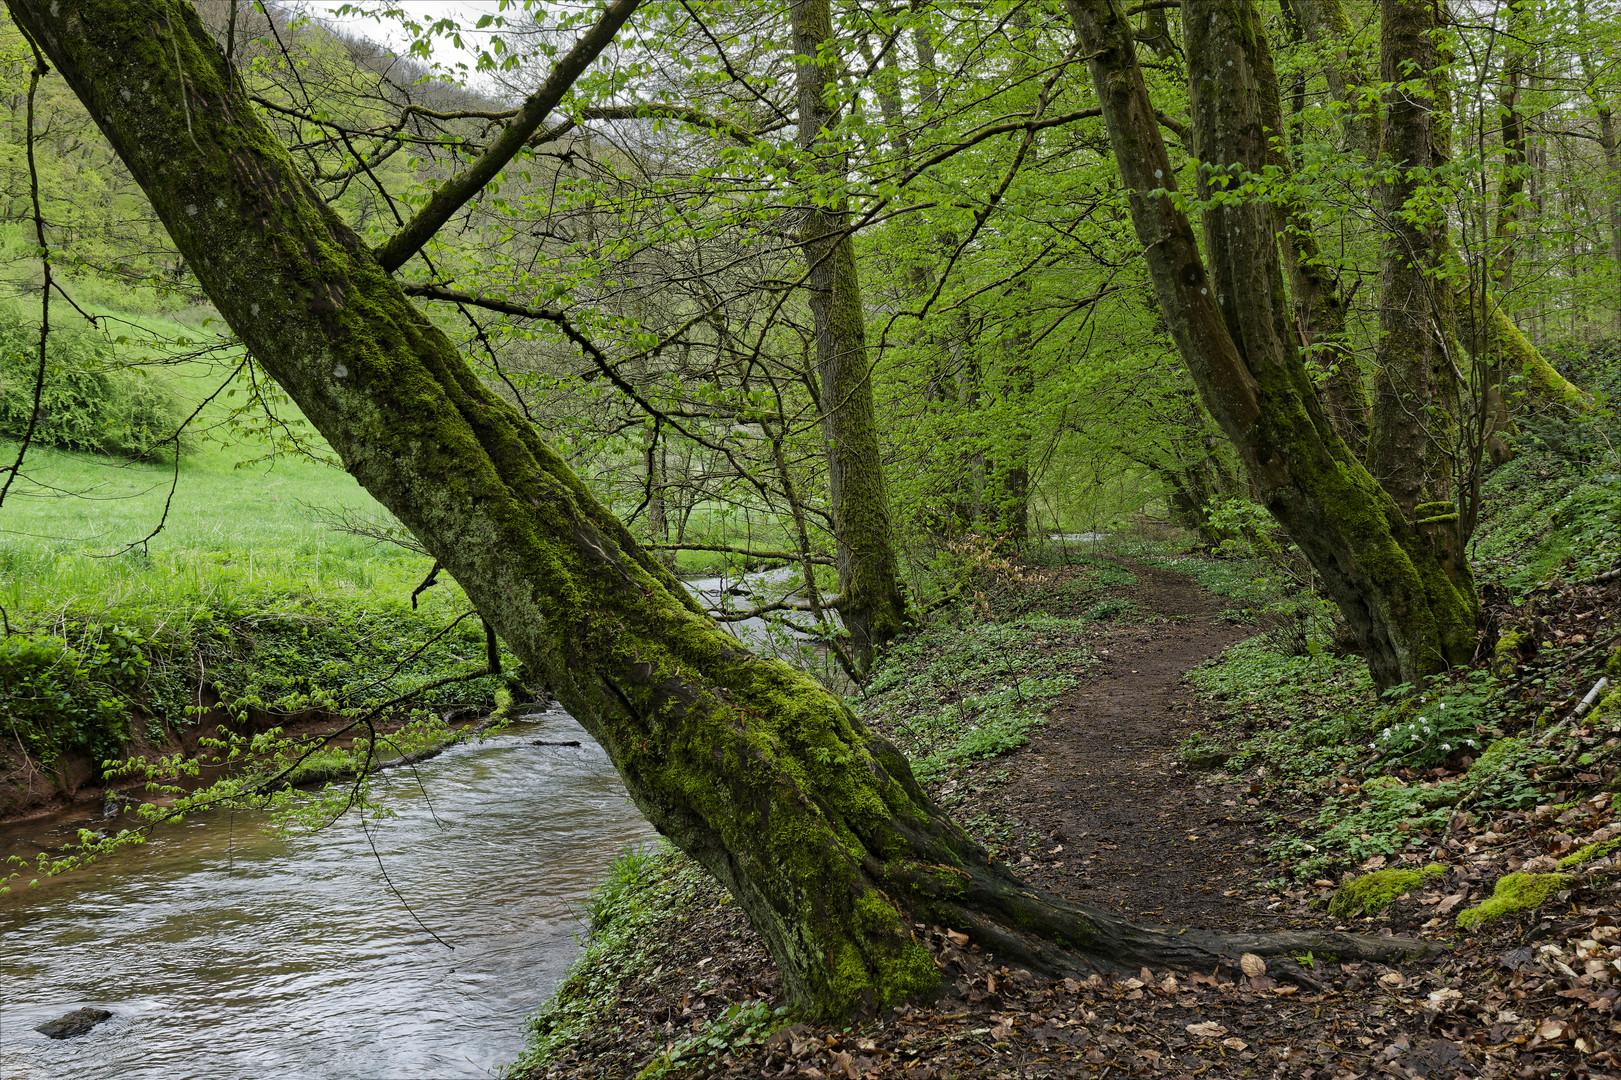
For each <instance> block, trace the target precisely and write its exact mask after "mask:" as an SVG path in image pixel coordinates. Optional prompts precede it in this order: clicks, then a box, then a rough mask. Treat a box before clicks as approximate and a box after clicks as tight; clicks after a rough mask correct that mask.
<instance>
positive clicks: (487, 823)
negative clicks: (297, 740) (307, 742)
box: [0, 712, 653, 1080]
mask: <svg viewBox="0 0 1621 1080" xmlns="http://www.w3.org/2000/svg"><path fill="white" fill-rule="evenodd" d="M525 719H526V721H528V722H525V723H522V724H517V725H514V726H513V727H511V728H509V729H508V730H507V731H506V732H505V733H504V734H502V735H500V736H497V737H495V738H492V739H488V740H486V741H484V742H482V743H479V742H474V743H470V744H467V745H462V746H457V747H454V748H452V749H450V750H448V751H446V752H445V753H443V754H441V755H440V756H439V757H437V758H434V759H432V760H431V761H428V762H425V763H423V764H421V765H419V766H417V767H416V770H415V775H413V770H411V769H396V770H391V771H389V772H387V773H384V774H381V775H380V777H379V780H378V789H379V793H380V795H381V797H382V798H383V801H384V802H385V804H386V805H387V806H388V807H389V808H391V809H392V810H394V811H396V812H397V814H398V816H397V817H394V818H384V819H378V820H371V819H368V820H367V821H366V822H365V826H364V827H362V824H361V823H360V822H359V821H358V820H356V819H355V818H354V817H353V816H352V815H351V816H350V817H347V818H345V819H344V820H343V821H342V822H340V823H339V824H338V825H336V826H333V827H332V828H330V829H328V830H326V831H325V832H322V833H320V834H319V835H316V836H312V837H305V838H294V839H275V838H272V837H268V836H266V835H265V834H264V833H263V832H261V831H260V830H259V829H257V828H256V827H255V825H254V823H253V822H252V821H251V820H248V819H247V818H246V817H245V816H244V815H241V814H238V815H235V816H234V818H233V817H231V816H229V815H224V814H220V815H213V816H208V817H200V818H197V819H194V820H191V821H187V822H185V823H183V824H181V825H179V826H176V827H172V828H170V829H169V830H168V831H167V832H166V833H164V834H163V835H162V836H161V838H160V839H159V840H157V841H155V842H153V843H150V844H147V845H145V847H144V848H139V849H135V850H132V851H126V852H123V853H120V854H119V855H117V856H114V857H112V858H109V859H107V860H105V861H104V862H102V863H99V864H96V865H95V866H93V867H90V868H88V869H86V870H81V871H78V872H76V873H73V874H68V875H64V876H62V877H58V878H53V879H48V880H45V881H42V882H41V883H40V884H39V885H38V886H36V887H34V888H32V889H29V888H27V887H26V885H23V886H22V887H16V883H14V889H13V892H12V893H11V894H10V895H9V896H0V1077H3V1078H4V1080H23V1078H36V1077H37V1078H41V1080H44V1078H53V1080H54V1078H75V1080H77V1078H85V1080H90V1078H101V1077H109V1078H111V1077H116V1078H118V1080H140V1078H150V1080H238V1078H240V1080H262V1078H264V1077H272V1076H275V1077H289V1078H297V1080H306V1078H311V1080H313V1078H323V1077H332V1078H342V1080H374V1078H375V1080H383V1078H393V1077H411V1078H423V1077H433V1078H441V1077H445V1078H448V1077H480V1076H492V1075H495V1074H496V1073H497V1072H498V1071H499V1069H500V1068H501V1066H502V1065H503V1064H505V1063H507V1062H509V1061H511V1060H512V1058H513V1057H514V1056H516V1054H517V1053H518V1051H519V1050H520V1049H521V1048H522V1045H523V1041H524V1024H523V1020H524V1017H525V1016H526V1015H528V1014H529V1013H530V1012H532V1011H533V1010H534V1009H535V1007H536V1006H537V1005H539V1004H540V1002H541V1001H542V1000H543V999H544V998H545V997H546V995H547V994H548V992H549V991H550V989H551V987H552V986H553V984H554V983H555V982H556V981H557V979H558V978H559V977H560V976H561V975H562V974H563V972H564V971H565V970H566V969H567V968H568V965H569V963H570V962H571V961H572V960H573V958H574V955H575V953H576V951H577V948H578V946H577V943H576V935H577V934H579V933H580V932H581V930H582V927H581V924H580V920H579V911H580V908H581V902H582V901H583V900H584V898H585V896H586V895H587V893H589V892H590V889H591V887H592V886H593V885H594V884H595V883H596V882H597V881H599V880H600V879H601V878H602V876H603V873H604V871H605V870H606V868H607V866H608V863H609V862H610V861H611V860H612V858H613V857H614V855H615V854H616V853H617V852H619V851H620V850H621V849H622V848H623V847H624V846H625V845H627V844H632V843H636V842H640V841H645V840H648V839H650V838H651V837H652V835H653V834H652V830H651V828H650V827H649V826H648V825H647V823H646V822H645V821H644V820H643V818H642V817H641V814H640V813H639V812H638V811H637V810H636V808H635V806H633V805H632V804H631V802H630V800H629V799H628V798H627V797H626V795H625V791H624V788H623V786H622V785H621V784H620V781H619V777H618V776H617V774H616V773H615V772H614V770H613V766H612V765H611V764H610V763H609V761H608V759H607V756H606V755H605V754H604V753H603V752H602V751H601V750H600V749H599V748H598V747H597V745H596V744H595V743H593V742H592V741H591V739H590V737H589V736H587V735H586V734H585V733H584V732H583V731H582V730H581V729H580V728H579V726H578V725H577V724H575V722H574V721H573V720H572V719H570V718H569V717H568V716H567V715H565V714H563V713H561V712H550V713H545V714H541V715H538V716H534V717H527V718H525ZM569 739H578V740H579V741H580V744H581V745H580V746H579V747H578V748H574V747H559V746H538V745H535V741H536V740H552V741H557V740H569ZM419 780H420V783H419ZM424 791H425V792H426V798H424ZM430 804H431V808H430ZM38 838H39V827H38V826H37V825H35V826H32V827H27V828H25V827H14V828H13V829H11V830H10V831H9V832H8V833H3V834H0V850H5V851H12V852H18V853H27V852H28V851H29V850H38V848H37V846H35V847H33V848H30V847H29V846H28V841H29V840H31V839H34V840H37V839H38ZM374 846H375V851H376V854H375V855H374V853H373V847H374ZM379 856H380V857H381V864H382V865H381V868H380V867H379V859H378V857H379ZM385 871H386V874H387V880H385V877H384V873H385ZM22 880H23V881H24V882H25V881H26V880H27V879H26V878H25V879H22ZM389 882H392V885H393V889H391V888H390V886H389ZM394 890H398V895H396V893H395V891H394ZM401 896H403V897H404V902H403V903H402V901H401V899H400V897H401ZM405 904H409V905H410V907H411V909H412V910H414V911H415V912H416V914H417V915H418V916H420V918H421V920H422V923H423V924H426V926H427V928H428V929H429V930H432V931H433V934H437V935H438V937H439V938H441V939H443V941H444V942H445V943H446V944H448V945H450V946H453V948H447V947H446V945H445V944H440V942H439V941H436V940H435V939H434V936H433V934H430V933H428V932H427V930H424V928H423V925H421V924H419V923H418V922H417V921H416V920H415V919H414V918H413V917H412V916H411V914H410V912H408V911H407V910H406V907H405ZM82 1005H93V1006H96V1007H99V1008H104V1009H109V1010H111V1011H112V1012H113V1014H114V1016H113V1019H112V1020H110V1021H107V1022H106V1023H103V1024H101V1025H100V1026H98V1027H97V1028H95V1029H94V1030H93V1031H91V1032H90V1033H89V1034H88V1035H84V1036H81V1037H79V1038H76V1039H67V1040H61V1041H54V1040H50V1039H47V1038H46V1037H45V1036H43V1035H39V1034H37V1033H36V1032H34V1031H33V1027H34V1025H36V1024H39V1023H42V1022H43V1021H45V1020H49V1019H53V1018H55V1017H57V1016H60V1015H62V1014H63V1013H66V1012H69V1011H71V1010H73V1009H76V1008H78V1007H80V1006H82Z"/></svg>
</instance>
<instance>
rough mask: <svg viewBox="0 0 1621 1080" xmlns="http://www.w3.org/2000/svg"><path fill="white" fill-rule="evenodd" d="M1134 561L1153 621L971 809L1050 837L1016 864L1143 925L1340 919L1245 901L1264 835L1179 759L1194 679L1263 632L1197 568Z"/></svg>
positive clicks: (1190, 726)
mask: <svg viewBox="0 0 1621 1080" xmlns="http://www.w3.org/2000/svg"><path fill="white" fill-rule="evenodd" d="M1127 568H1128V569H1129V570H1131V572H1132V573H1133V574H1134V575H1135V576H1136V578H1137V584H1136V585H1135V586H1130V587H1127V588H1124V589H1120V590H1118V591H1119V592H1120V593H1121V594H1123V595H1124V596H1126V597H1127V598H1128V599H1131V600H1133V601H1135V602H1136V604H1137V605H1138V607H1139V608H1140V609H1141V610H1143V611H1144V612H1147V613H1149V615H1150V620H1149V621H1146V622H1140V623H1134V624H1129V625H1124V626H1119V627H1117V628H1115V629H1114V631H1113V632H1112V633H1111V634H1110V635H1109V637H1108V638H1106V639H1105V640H1104V642H1103V643H1101V645H1100V646H1099V649H1098V652H1099V656H1100V658H1101V661H1102V664H1101V666H1100V667H1099V668H1098V669H1096V670H1095V671H1094V672H1093V677H1092V678H1090V679H1089V680H1088V681H1087V682H1085V683H1083V684H1082V685H1081V686H1080V687H1078V688H1076V689H1075V690H1074V691H1072V692H1071V693H1070V694H1069V695H1067V696H1066V697H1065V698H1063V699H1062V700H1061V701H1060V702H1059V703H1058V705H1057V707H1055V708H1054V709H1053V710H1052V712H1051V714H1050V719H1049V722H1048V725H1047V727H1046V728H1044V729H1042V731H1041V732H1040V733H1039V734H1037V735H1036V736H1035V737H1034V739H1033V740H1032V741H1031V743H1030V745H1029V746H1028V747H1026V748H1024V749H1023V750H1021V751H1018V752H1016V753H1015V754H1013V755H1012V756H1011V757H1009V758H1005V759H1003V760H1002V761H1001V762H999V763H997V765H996V768H998V769H1005V770H1006V772H1007V780H1006V783H1005V784H1003V785H999V786H997V787H995V788H993V789H986V790H985V791H983V792H982V793H980V794H978V795H977V796H975V797H973V798H970V799H965V800H964V805H965V806H967V807H970V808H971V809H970V810H969V811H968V812H969V813H972V812H974V811H978V810H982V809H983V810H990V809H991V807H992V806H994V807H995V809H996V812H999V813H1001V814H1002V815H1005V816H1007V817H1011V818H1013V819H1015V820H1017V821H1018V822H1020V823H1021V824H1022V826H1023V827H1024V829H1025V831H1026V832H1027V833H1028V834H1030V842H1031V843H1032V844H1033V845H1040V846H1039V847H1038V848H1037V853H1036V854H1035V855H1033V856H1032V855H1026V856H1024V858H1025V859H1028V860H1029V861H1027V862H1026V861H1018V862H1015V868H1016V869H1017V870H1018V871H1019V873H1020V875H1021V876H1023V877H1026V878H1028V879H1029V880H1030V881H1031V882H1033V883H1035V884H1037V885H1041V886H1043V887H1044V888H1048V889H1051V890H1053V891H1054V892H1057V893H1059V894H1060V895H1062V896H1066V897H1069V898H1070V899H1073V900H1078V901H1080V902H1082V903H1086V904H1089V905H1091V906H1093V907H1098V908H1102V909H1104V910H1113V911H1117V912H1118V913H1120V914H1121V915H1124V916H1125V917H1127V918H1129V919H1132V920H1133V921H1136V922H1140V923H1144V924H1147V925H1154V924H1174V925H1177V926H1197V927H1201V928H1203V929H1208V930H1231V931H1238V930H1244V931H1264V930H1278V929H1308V928H1322V927H1325V926H1331V923H1330V922H1328V921H1326V920H1323V919H1317V918H1309V917H1308V918H1300V917H1298V916H1296V915H1295V914H1294V913H1293V912H1289V913H1286V914H1283V915H1274V914H1271V913H1269V912H1268V911H1267V910H1266V908H1265V907H1259V906H1256V905H1253V904H1249V903H1246V902H1245V900H1244V899H1243V898H1242V897H1243V895H1244V890H1243V886H1244V884H1245V883H1247V882H1250V881H1253V880H1254V879H1255V878H1256V877H1257V876H1258V875H1262V874H1263V871H1264V870H1265V869H1266V868H1265V866H1264V863H1263V860H1262V859H1261V856H1260V852H1261V851H1263V850H1264V848H1265V844H1264V843H1263V841H1264V839H1265V838H1264V836H1263V835H1261V834H1259V833H1257V832H1256V831H1255V829H1254V827H1253V825H1252V824H1251V818H1252V816H1253V815H1251V814H1249V813H1247V812H1246V811H1247V808H1246V807H1244V806H1242V805H1241V804H1240V803H1239V800H1238V799H1236V798H1235V797H1233V796H1232V795H1231V794H1230V793H1228V792H1226V791H1225V790H1223V789H1213V788H1209V787H1205V786H1201V785H1200V784H1199V783H1198V782H1197V777H1196V774H1194V773H1190V772H1189V771H1188V770H1187V769H1185V768H1183V766H1182V764H1181V762H1180V760H1179V758H1178V754H1177V750H1178V746H1179V744H1180V743H1181V742H1182V740H1184V739H1185V738H1186V737H1187V736H1188V734H1189V733H1190V732H1192V731H1193V730H1195V729H1196V728H1197V727H1198V725H1199V723H1200V722H1201V721H1202V720H1203V719H1204V713H1203V712H1202V711H1201V710H1200V709H1199V706H1198V704H1197V703H1196V702H1195V701H1194V700H1193V697H1192V693H1191V691H1190V690H1189V689H1188V688H1187V687H1186V686H1185V685H1184V684H1183V682H1182V676H1183V674H1184V673H1185V672H1187V671H1188V670H1189V669H1191V668H1194V667H1197V666H1198V665H1200V664H1202V663H1204V662H1205V661H1206V660H1210V659H1212V658H1214V657H1216V656H1218V655H1220V654H1221V653H1222V652H1223V651H1224V650H1226V649H1228V648H1229V647H1231V646H1232V645H1234V644H1236V643H1238V642H1239V641H1241V640H1243V639H1244V638H1246V637H1248V636H1250V635H1251V634H1253V633H1254V632H1255V628H1254V627H1253V626H1248V625H1242V624H1239V623H1236V622H1234V621H1232V620H1230V619H1227V618H1224V617H1223V614H1222V612H1223V609H1224V607H1225V604H1224V603H1223V602H1222V601H1221V600H1220V598H1218V597H1215V596H1212V595H1211V594H1210V593H1208V592H1206V591H1205V590H1203V589H1201V588H1200V587H1199V586H1198V584H1197V583H1196V582H1194V581H1193V580H1192V579H1191V578H1189V577H1188V576H1187V575H1185V574H1180V573H1176V572H1174V571H1168V570H1164V569H1160V568H1157V567H1152V566H1147V565H1144V564H1141V563H1132V564H1130V565H1129V566H1128V567H1127ZM981 771H986V770H984V769H982V770H981ZM959 813H961V812H959ZM1043 841H1049V842H1047V843H1043Z"/></svg>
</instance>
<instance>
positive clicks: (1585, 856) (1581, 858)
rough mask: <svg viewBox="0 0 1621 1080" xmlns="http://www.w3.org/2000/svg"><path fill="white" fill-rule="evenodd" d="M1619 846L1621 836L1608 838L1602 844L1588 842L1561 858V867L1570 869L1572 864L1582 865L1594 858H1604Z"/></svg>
mask: <svg viewBox="0 0 1621 1080" xmlns="http://www.w3.org/2000/svg"><path fill="white" fill-rule="evenodd" d="M1618 847H1621V838H1617V839H1615V840H1606V841H1604V842H1603V843H1602V844H1588V845H1587V846H1586V847H1580V848H1577V849H1576V850H1575V851H1572V852H1571V853H1570V854H1569V855H1566V856H1565V857H1564V858H1563V859H1560V860H1559V869H1561V870H1569V869H1570V868H1571V867H1572V866H1580V865H1582V863H1588V862H1592V861H1593V860H1594V859H1602V858H1603V857H1604V856H1606V855H1608V854H1609V853H1610V852H1612V851H1614V850H1615V849H1616V848H1618Z"/></svg>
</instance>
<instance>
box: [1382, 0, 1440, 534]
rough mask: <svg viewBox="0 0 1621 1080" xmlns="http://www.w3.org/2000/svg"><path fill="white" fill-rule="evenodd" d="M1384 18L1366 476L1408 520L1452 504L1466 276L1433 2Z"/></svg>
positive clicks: (1389, 2) (1390, 0)
mask: <svg viewBox="0 0 1621 1080" xmlns="http://www.w3.org/2000/svg"><path fill="white" fill-rule="evenodd" d="M1380 14H1381V25H1380V31H1381V33H1380V74H1381V77H1382V78H1383V79H1384V81H1385V84H1386V87H1387V89H1386V92H1385V107H1384V125H1383V132H1382V150H1383V157H1384V159H1385V161H1386V168H1385V170H1384V183H1383V185H1382V188H1381V191H1380V204H1381V207H1382V210H1383V221H1382V225H1383V228H1384V231H1385V239H1384V255H1383V267H1382V269H1381V274H1380V282H1381V291H1380V298H1379V345H1378V350H1377V355H1376V359H1375V368H1376V371H1375V378H1374V396H1373V429H1372V431H1371V433H1370V436H1369V440H1368V467H1369V469H1371V470H1372V472H1373V475H1374V476H1376V477H1377V478H1378V479H1379V482H1380V484H1382V485H1383V486H1384V488H1385V490H1386V491H1388V492H1390V494H1391V496H1392V497H1393V498H1394V499H1395V500H1396V503H1397V505H1398V506H1400V507H1401V508H1402V511H1403V512H1404V513H1406V514H1408V515H1410V516H1411V515H1414V514H1417V513H1418V509H1419V507H1421V506H1423V507H1430V508H1435V509H1436V510H1437V511H1439V505H1440V504H1441V503H1443V502H1448V501H1450V496H1451V490H1452V479H1453V473H1454V465H1455V460H1454V459H1455V454H1454V439H1455V431H1456V425H1457V418H1458V405H1457V400H1458V393H1459V387H1458V379H1457V375H1456V372H1457V371H1458V369H1459V365H1460V363H1461V361H1462V359H1463V358H1462V357H1461V356H1459V355H1457V354H1456V352H1455V348H1454V346H1455V344H1456V342H1457V331H1456V326H1457V319H1456V314H1455V309H1454V305H1453V292H1452V288H1451V285H1450V283H1449V281H1450V278H1451V277H1452V275H1454V274H1456V273H1457V272H1459V271H1458V268H1457V267H1456V266H1455V265H1453V260H1452V258H1451V249H1450V247H1449V244H1448V241H1447V216H1446V209H1447V208H1446V207H1444V206H1442V205H1440V204H1439V203H1438V202H1437V200H1436V197H1435V195H1434V191H1435V189H1436V183H1437V180H1438V178H1439V177H1440V175H1441V170H1442V169H1443V168H1444V167H1445V165H1446V164H1447V159H1448V157H1449V152H1448V133H1449V127H1450V124H1451V117H1450V115H1449V102H1450V85H1449V81H1448V80H1449V75H1448V72H1447V70H1446V66H1447V65H1446V60H1445V58H1444V57H1443V56H1442V55H1441V51H1440V43H1439V41H1438V35H1439V34H1440V33H1441V32H1442V28H1441V26H1440V23H1439V19H1440V17H1441V16H1440V14H1439V13H1438V9H1437V7H1436V5H1435V3H1434V2H1433V0H1384V2H1383V3H1382V5H1381V11H1380ZM1426 513H1427V511H1426ZM1459 543H1460V544H1461V541H1459Z"/></svg>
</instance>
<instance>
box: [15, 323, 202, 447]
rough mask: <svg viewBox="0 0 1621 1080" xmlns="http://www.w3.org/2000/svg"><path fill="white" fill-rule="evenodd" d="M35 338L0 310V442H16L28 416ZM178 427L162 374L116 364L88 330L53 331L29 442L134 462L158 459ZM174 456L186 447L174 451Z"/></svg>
mask: <svg viewBox="0 0 1621 1080" xmlns="http://www.w3.org/2000/svg"><path fill="white" fill-rule="evenodd" d="M37 335H38V330H37V329H35V328H34V327H32V326H29V325H28V324H27V323H26V322H25V321H24V320H23V319H22V318H21V317H20V316H19V315H18V314H17V311H16V309H15V308H6V307H0V435H4V436H8V437H10V438H16V439H20V438H22V437H23V435H24V434H25V433H26V432H27V431H28V423H29V418H30V417H31V416H32V415H33V411H34V388H35V383H36V380H37V378H38V371H39V367H38V365H39V359H38V352H37V348H38V344H37V343H38V337H37ZM184 419H185V414H184V412H183V411H182V407H181V404H180V395H179V393H178V391H177V390H176V388H175V384H174V382H173V380H171V379H170V378H169V377H168V376H167V375H166V374H163V373H161V372H157V371H153V370H151V369H149V368H144V367H124V366H122V365H121V364H120V362H119V360H118V358H117V355H116V351H115V349H114V347H113V345H112V343H111V342H109V341H107V340H106V339H105V338H103V337H102V336H101V335H100V334H98V333H96V332H95V331H94V330H90V329H84V328H75V327H65V328H59V329H53V330H52V331H51V335H50V337H49V338H48V339H47V341H46V347H45V382H44V386H43V388H42V389H41V392H40V399H39V421H38V423H37V424H35V426H34V441H35V442H36V443H38V444H40V445H44V446H57V447H61V448H63V449H67V450H84V451H90V452H93V453H101V454H113V455H117V456H120V457H128V458H135V459H142V458H147V457H150V456H152V455H154V454H157V453H159V452H160V451H161V450H162V449H163V448H164V447H165V446H172V443H170V442H169V440H170V439H171V438H173V437H178V436H177V435H176V429H177V428H178V427H179V426H180V424H181V422H182V421H183V420H184ZM182 449H183V450H184V449H187V447H186V446H185V445H184V443H183V444H182Z"/></svg>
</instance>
